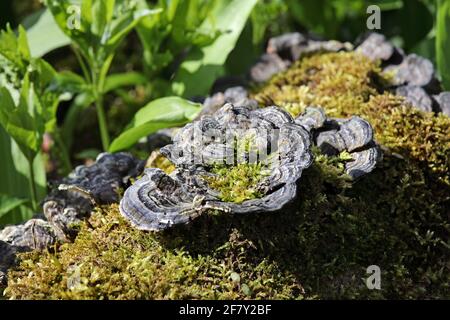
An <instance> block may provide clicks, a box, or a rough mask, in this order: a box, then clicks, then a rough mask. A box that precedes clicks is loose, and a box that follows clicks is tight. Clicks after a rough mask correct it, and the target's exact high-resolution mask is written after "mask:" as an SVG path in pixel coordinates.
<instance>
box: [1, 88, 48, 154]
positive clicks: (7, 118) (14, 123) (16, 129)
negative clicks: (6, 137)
mask: <svg viewBox="0 0 450 320" xmlns="http://www.w3.org/2000/svg"><path fill="white" fill-rule="evenodd" d="M27 89H28V88H27V87H24V91H23V93H22V96H21V99H20V100H21V103H20V104H19V106H18V107H16V106H15V105H14V101H13V99H12V97H11V95H10V93H9V91H8V90H7V89H5V88H0V124H1V125H2V126H3V128H4V129H5V130H6V131H7V132H8V133H9V134H10V135H11V137H12V138H13V139H14V140H15V141H16V142H17V144H18V145H19V147H20V149H21V150H22V152H23V153H24V154H25V155H26V156H27V158H28V159H32V158H34V156H35V155H36V153H37V152H38V151H39V148H40V142H42V136H41V133H40V132H38V130H37V127H36V124H35V122H34V120H33V118H32V117H31V116H30V114H29V113H28V110H27V109H26V108H27V105H26V102H25V101H24V99H26V98H27V97H24V96H23V95H24V94H26V93H25V91H26V90H27Z"/></svg>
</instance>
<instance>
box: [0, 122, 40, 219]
mask: <svg viewBox="0 0 450 320" xmlns="http://www.w3.org/2000/svg"><path fill="white" fill-rule="evenodd" d="M0 154H1V155H2V161H1V162H0V176H1V177H2V183H0V193H2V194H7V195H10V196H12V197H15V198H19V199H31V195H30V185H29V168H28V160H27V158H26V157H25V156H24V155H23V153H22V152H21V151H20V149H19V147H18V146H17V144H16V143H15V142H14V140H13V139H12V138H11V137H10V136H9V135H8V134H7V133H6V131H5V130H4V129H3V127H2V126H0ZM33 167H34V172H35V175H34V177H35V181H36V185H37V193H38V201H40V200H42V199H43V197H44V196H45V193H46V185H47V183H46V175H45V166H44V160H43V157H42V156H41V155H40V154H39V155H38V156H37V157H36V158H35V159H34V161H33ZM30 202H31V201H30ZM34 213H35V212H33V211H32V210H31V209H30V208H29V207H28V206H27V205H22V206H20V207H17V208H15V209H14V210H12V211H11V212H10V213H9V214H7V215H5V216H3V217H2V218H1V219H0V225H5V224H15V223H20V222H23V221H25V220H27V219H29V218H31V217H32V216H33V214H34Z"/></svg>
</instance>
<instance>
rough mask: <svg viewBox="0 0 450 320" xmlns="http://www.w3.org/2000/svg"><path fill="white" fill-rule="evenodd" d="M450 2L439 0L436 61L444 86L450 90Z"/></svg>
mask: <svg viewBox="0 0 450 320" xmlns="http://www.w3.org/2000/svg"><path fill="white" fill-rule="evenodd" d="M449 52H450V1H448V0H439V1H438V9H437V20H436V59H437V65H438V69H439V73H440V74H441V77H442V84H443V85H444V87H445V89H446V90H450V59H449V58H448V56H449V55H448V53H449Z"/></svg>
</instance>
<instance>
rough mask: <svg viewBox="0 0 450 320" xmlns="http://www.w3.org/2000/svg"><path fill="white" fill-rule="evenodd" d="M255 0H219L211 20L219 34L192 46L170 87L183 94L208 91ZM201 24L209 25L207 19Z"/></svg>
mask: <svg viewBox="0 0 450 320" xmlns="http://www.w3.org/2000/svg"><path fill="white" fill-rule="evenodd" d="M256 2H257V0H248V1H242V0H229V1H220V5H218V6H217V8H216V9H215V11H214V12H212V13H211V14H212V20H213V21H214V23H215V27H216V28H217V29H219V30H220V31H222V34H221V35H220V36H219V37H218V38H217V39H216V40H215V41H214V42H213V43H212V44H210V45H208V46H206V47H203V48H202V49H198V50H193V52H191V53H190V54H189V55H188V57H187V58H186V60H185V61H184V62H183V63H182V64H181V66H180V68H179V70H178V72H177V74H176V76H175V79H174V86H173V91H174V92H175V93H177V94H179V95H183V96H185V97H191V96H195V95H201V94H205V93H207V92H208V90H209V89H210V87H211V85H212V84H213V82H214V81H215V79H217V77H218V76H221V75H222V74H223V73H224V67H223V65H224V63H225V61H226V59H227V57H228V55H229V53H230V52H231V51H232V50H233V48H234V46H235V45H236V42H237V40H238V38H239V36H240V34H241V32H242V30H243V29H244V26H245V23H246V21H247V19H248V17H249V15H250V12H251V11H252V9H253V7H254V6H255V4H256ZM201 28H204V29H208V28H211V21H209V20H207V21H205V23H204V24H203V25H202V26H201Z"/></svg>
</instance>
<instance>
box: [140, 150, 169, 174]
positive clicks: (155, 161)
mask: <svg viewBox="0 0 450 320" xmlns="http://www.w3.org/2000/svg"><path fill="white" fill-rule="evenodd" d="M145 167H146V168H158V169H161V170H162V171H164V172H165V173H166V174H171V173H172V172H173V171H175V169H176V168H175V165H174V164H173V163H172V162H170V160H169V159H167V158H166V157H164V156H163V155H162V154H161V152H159V151H154V152H152V154H151V155H150V157H149V158H148V160H147V163H146V164H145Z"/></svg>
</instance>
